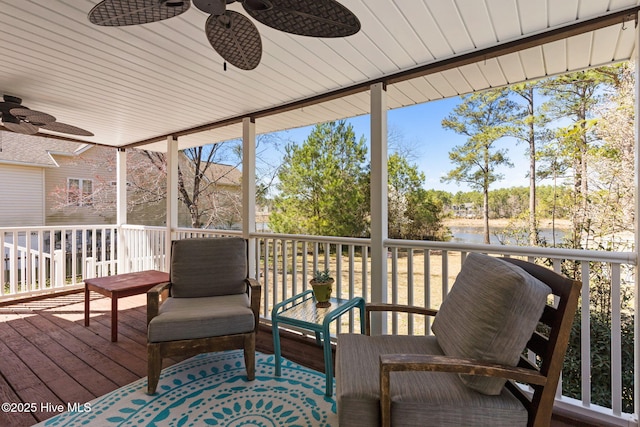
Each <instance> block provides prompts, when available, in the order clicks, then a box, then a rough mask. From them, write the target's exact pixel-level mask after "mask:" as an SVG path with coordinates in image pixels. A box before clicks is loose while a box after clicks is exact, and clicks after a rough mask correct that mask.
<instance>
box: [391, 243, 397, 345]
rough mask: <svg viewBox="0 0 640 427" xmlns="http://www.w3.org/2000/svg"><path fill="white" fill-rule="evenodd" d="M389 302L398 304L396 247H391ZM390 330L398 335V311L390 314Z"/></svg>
mask: <svg viewBox="0 0 640 427" xmlns="http://www.w3.org/2000/svg"><path fill="white" fill-rule="evenodd" d="M391 304H398V248H395V247H394V248H391ZM391 330H392V333H393V335H398V312H397V311H394V312H393V313H392V314H391Z"/></svg>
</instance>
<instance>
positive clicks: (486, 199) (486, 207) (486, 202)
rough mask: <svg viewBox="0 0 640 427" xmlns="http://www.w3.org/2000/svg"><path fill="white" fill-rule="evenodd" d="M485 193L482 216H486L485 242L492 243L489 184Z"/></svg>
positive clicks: (485, 188) (485, 187)
mask: <svg viewBox="0 0 640 427" xmlns="http://www.w3.org/2000/svg"><path fill="white" fill-rule="evenodd" d="M483 193H484V194H483V202H482V204H483V206H482V211H483V212H482V216H483V218H484V242H485V243H486V244H489V243H491V241H490V239H489V186H487V185H485V186H484V189H483Z"/></svg>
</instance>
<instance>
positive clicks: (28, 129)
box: [2, 122, 38, 135]
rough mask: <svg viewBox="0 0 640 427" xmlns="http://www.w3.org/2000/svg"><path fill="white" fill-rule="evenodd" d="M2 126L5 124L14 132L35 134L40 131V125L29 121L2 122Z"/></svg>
mask: <svg viewBox="0 0 640 427" xmlns="http://www.w3.org/2000/svg"><path fill="white" fill-rule="evenodd" d="M2 126H4V127H5V128H7V129H9V130H10V131H12V132H17V133H23V134H25V135H34V134H36V133H38V127H37V126H34V125H32V124H31V123H27V122H19V123H12V122H2Z"/></svg>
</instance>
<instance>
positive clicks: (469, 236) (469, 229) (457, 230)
mask: <svg viewBox="0 0 640 427" xmlns="http://www.w3.org/2000/svg"><path fill="white" fill-rule="evenodd" d="M449 230H451V234H452V235H453V238H452V239H451V241H452V242H456V243H474V244H476V243H484V229H483V228H482V227H475V226H450V227H449ZM503 231H504V227H489V234H490V235H489V240H490V241H491V243H492V244H496V245H499V244H501V243H504V244H516V243H517V242H515V241H513V240H512V241H507V242H501V241H500V240H501V239H502V237H500V238H498V236H500V235H501V234H503ZM565 233H566V230H560V229H556V230H555V238H556V244H559V243H562V238H563V237H564V235H565ZM496 234H497V235H498V236H496ZM553 235H554V233H553V230H552V229H551V228H542V229H540V238H541V239H545V240H546V241H547V244H549V245H552V244H553ZM521 240H522V241H525V242H526V241H528V238H527V237H526V236H523V237H522V239H521Z"/></svg>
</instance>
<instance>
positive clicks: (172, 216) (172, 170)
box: [164, 136, 178, 271]
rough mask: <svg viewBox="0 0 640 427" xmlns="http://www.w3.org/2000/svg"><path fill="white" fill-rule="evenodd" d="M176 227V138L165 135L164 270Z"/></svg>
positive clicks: (167, 262) (169, 257)
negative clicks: (165, 209) (165, 217)
mask: <svg viewBox="0 0 640 427" xmlns="http://www.w3.org/2000/svg"><path fill="white" fill-rule="evenodd" d="M176 228H178V140H177V139H176V138H174V137H173V136H169V137H167V234H166V240H165V250H164V253H165V256H164V267H165V271H169V264H170V262H171V240H172V239H173V231H174V230H175V229H176Z"/></svg>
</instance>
